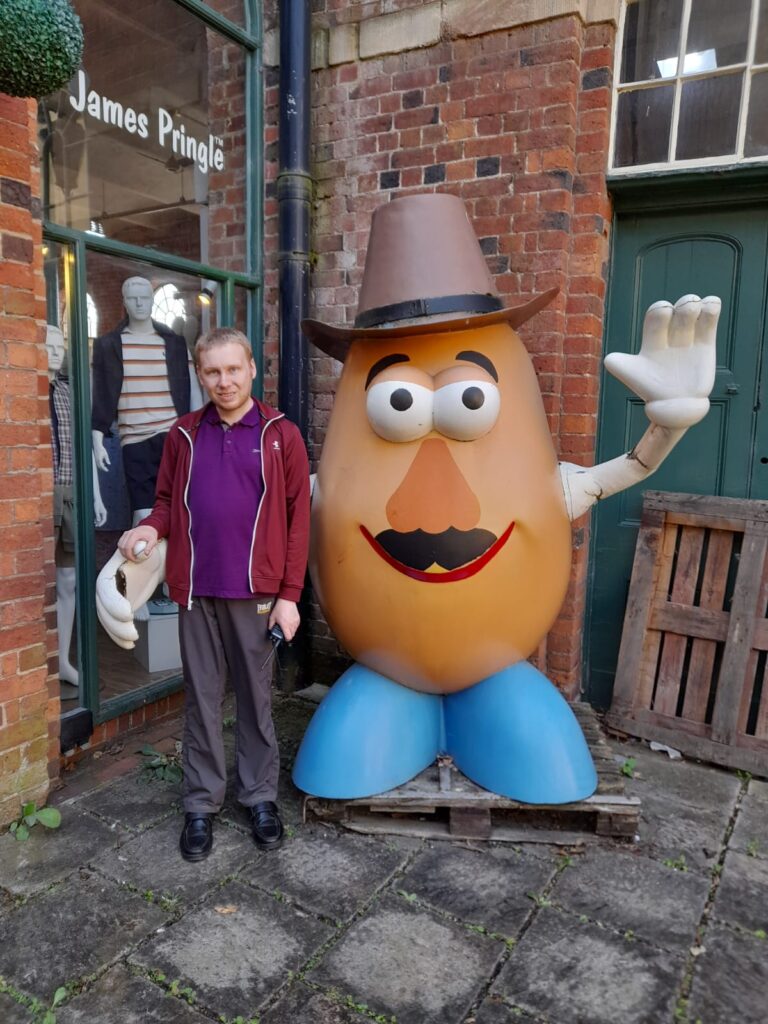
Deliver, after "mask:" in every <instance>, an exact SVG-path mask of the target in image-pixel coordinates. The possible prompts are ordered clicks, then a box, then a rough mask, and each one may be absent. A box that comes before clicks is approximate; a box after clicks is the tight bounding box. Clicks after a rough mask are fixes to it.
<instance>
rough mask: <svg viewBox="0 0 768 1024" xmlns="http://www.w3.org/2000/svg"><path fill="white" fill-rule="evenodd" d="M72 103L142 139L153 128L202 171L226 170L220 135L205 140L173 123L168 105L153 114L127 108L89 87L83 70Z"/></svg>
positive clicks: (168, 145) (159, 139)
mask: <svg viewBox="0 0 768 1024" xmlns="http://www.w3.org/2000/svg"><path fill="white" fill-rule="evenodd" d="M69 102H70V103H71V104H72V106H73V107H74V109H75V110H77V111H78V112H79V113H81V114H82V113H86V114H89V115H90V116H91V117H93V118H95V119H96V120H97V121H102V122H104V124H110V125H112V126H113V127H115V128H120V129H121V130H122V131H125V132H127V133H128V134H129V135H136V136H138V138H140V139H148V138H149V136H150V129H151V130H152V132H153V133H154V136H155V138H156V139H157V142H158V143H159V145H160V146H162V148H163V149H170V150H171V151H172V152H173V153H175V154H176V155H177V156H180V157H187V159H189V160H192V162H193V163H195V164H197V166H198V167H199V169H200V172H201V173H202V174H207V173H208V170H209V169H210V168H213V169H214V170H217V171H222V170H224V149H223V142H222V140H221V139H220V138H219V137H218V136H216V135H210V134H209V135H208V138H207V139H206V140H202V139H198V138H196V137H195V136H194V135H192V133H191V132H188V131H187V128H186V125H185V124H184V122H183V121H181V120H179V121H178V123H174V117H173V114H172V113H171V112H170V111H169V110H166V109H165V107H158V108H157V110H156V111H154V112H152V113H151V114H145V113H143V112H139V111H136V110H134V109H133V107H126V106H125V105H124V104H122V103H120V102H119V100H111V99H109V98H108V97H107V96H104V95H103V94H101V93H98V92H96V90H95V89H90V90H89V89H88V82H87V79H86V76H85V72H84V71H83V70H80V71H78V72H77V75H76V76H75V79H74V91H73V92H70V95H69ZM150 122H151V123H150Z"/></svg>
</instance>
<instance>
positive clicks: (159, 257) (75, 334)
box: [43, 0, 264, 735]
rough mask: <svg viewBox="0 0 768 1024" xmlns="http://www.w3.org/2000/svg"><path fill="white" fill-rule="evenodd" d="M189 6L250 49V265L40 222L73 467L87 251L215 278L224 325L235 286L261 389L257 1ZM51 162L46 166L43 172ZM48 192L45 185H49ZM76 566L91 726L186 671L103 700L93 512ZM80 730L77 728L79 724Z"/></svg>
mask: <svg viewBox="0 0 768 1024" xmlns="http://www.w3.org/2000/svg"><path fill="white" fill-rule="evenodd" d="M168 2H172V3H175V4H177V5H178V6H179V7H183V8H185V9H186V10H187V11H189V12H191V13H192V14H193V15H195V16H196V17H198V18H199V19H200V20H201V21H203V22H204V23H205V24H206V25H207V26H208V27H210V28H212V29H216V30H217V31H218V32H220V33H221V34H222V35H224V36H226V37H228V38H229V39H230V40H231V41H233V42H236V43H239V44H241V45H242V47H243V48H244V50H245V64H246V69H245V105H246V119H245V161H246V167H245V172H246V199H245V206H246V266H245V271H244V272H235V271H229V270H222V269H220V268H217V267H215V266H210V265H208V264H205V263H198V262H196V261H194V260H189V259H186V258H183V257H180V256H174V255H172V254H170V253H163V252H159V251H155V250H153V249H145V248H142V247H141V246H137V245H131V244H128V243H125V242H119V241H115V240H114V239H109V238H106V237H103V236H100V235H94V234H91V233H90V232H85V231H78V230H74V229H72V228H67V227H63V226H61V225H58V224H55V223H53V222H51V221H48V220H44V221H43V240H44V242H49V243H56V244H58V245H60V246H61V247H62V250H63V252H64V253H65V254H66V256H65V275H66V280H65V288H66V293H67V297H68V303H67V305H68V314H67V315H68V317H69V324H68V327H69V337H70V339H71V351H70V360H71V366H70V378H71V381H72V387H73V396H74V401H73V414H72V432H73V449H74V457H75V464H76V465H78V466H88V465H90V460H91V401H90V367H89V358H88V323H87V290H86V259H87V255H88V253H89V252H91V253H103V254H106V255H110V256H117V257H122V258H125V259H134V260H137V261H139V262H141V263H143V264H149V265H151V266H152V267H155V268H157V269H160V270H169V271H177V272H182V273H187V274H192V275H194V276H196V277H199V278H202V279H206V280H210V281H214V282H216V283H217V284H218V285H219V301H218V303H217V318H218V323H219V325H220V326H230V325H231V324H233V323H234V313H235V289H236V288H237V287H241V288H243V289H244V290H245V294H246V295H247V325H246V327H247V333H248V337H249V338H250V339H251V344H252V346H253V350H254V359H255V362H256V366H257V369H258V371H259V372H258V377H257V392H258V393H259V395H260V394H261V381H262V367H263V345H262V334H263V309H262V294H263V255H262V253H263V219H264V218H263V183H264V180H263V172H262V167H263V150H264V144H263V139H264V125H263V74H262V21H261V5H260V3H259V2H258V0H242V2H243V4H244V8H245V17H244V22H245V25H244V27H243V26H242V25H238V24H236V23H235V22H232V21H230V20H229V19H228V18H225V17H224V16H223V15H221V14H219V13H218V12H217V11H215V10H213V8H211V7H209V6H208V5H207V4H206V3H204V2H202V0H168ZM46 173H47V167H46V166H45V164H44V165H43V174H46ZM44 194H45V190H44ZM74 496H75V504H76V508H77V509H78V510H81V509H88V508H92V507H93V480H92V476H91V474H90V473H88V472H78V473H77V474H76V478H75V493H74ZM76 520H77V522H76V536H75V563H76V575H77V581H78V582H77V603H76V637H77V649H78V652H79V669H80V701H79V702H78V706H77V707H75V708H73V709H72V710H67V711H64V712H63V713H62V716H61V717H62V725H63V723H64V722H65V720H66V719H68V718H76V717H77V716H82V714H83V709H84V708H85V709H86V710H87V711H88V712H90V716H92V718H91V720H92V722H93V723H94V724H99V723H101V722H105V721H107V720H109V719H112V718H116V717H117V716H118V715H122V714H125V713H127V712H129V711H133V710H135V709H136V708H138V707H141V706H142V705H144V704H150V703H152V702H154V701H156V700H160V699H161V698H163V697H166V696H168V695H169V694H171V693H174V692H175V691H177V690H179V689H180V687H181V683H182V681H181V673H178V674H177V675H175V676H173V677H171V678H168V679H165V680H162V681H161V682H157V683H150V684H148V685H145V686H143V687H138V688H137V689H135V690H131V691H129V692H127V693H123V694H120V695H118V696H115V697H111V698H108V699H107V700H105V701H103V702H102V701H101V700H100V697H99V677H98V659H97V652H96V612H95V608H96V600H95V589H96V557H95V538H94V532H93V528H92V526H91V525H90V517H89V516H86V515H78V516H77V517H76ZM74 732H75V733H76V734H78V735H79V734H80V733H81V730H80V729H75V730H74Z"/></svg>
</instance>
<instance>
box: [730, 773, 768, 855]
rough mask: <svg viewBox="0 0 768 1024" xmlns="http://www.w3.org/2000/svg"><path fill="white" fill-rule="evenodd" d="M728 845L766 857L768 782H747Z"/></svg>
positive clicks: (767, 842) (767, 853) (767, 839)
mask: <svg viewBox="0 0 768 1024" xmlns="http://www.w3.org/2000/svg"><path fill="white" fill-rule="evenodd" d="M729 846H730V847H731V849H735V850H739V851H741V853H752V854H754V855H756V856H757V857H765V858H768V782H758V781H757V780H755V779H752V781H751V782H750V783H749V789H748V790H747V793H746V795H745V797H744V799H743V800H742V803H741V807H740V809H739V814H738V817H737V818H736V824H735V826H734V829H733V834H732V835H731V841H730V843H729Z"/></svg>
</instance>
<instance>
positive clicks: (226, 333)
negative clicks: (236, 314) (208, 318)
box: [193, 327, 253, 366]
mask: <svg viewBox="0 0 768 1024" xmlns="http://www.w3.org/2000/svg"><path fill="white" fill-rule="evenodd" d="M231 341H234V342H235V343H236V344H238V345H242V346H243V348H244V349H245V354H246V356H247V357H248V359H253V349H252V348H251V343H250V341H248V339H247V338H246V336H245V335H244V334H243V332H242V331H238V330H237V328H235V327H214V328H213V329H212V330H210V331H206V332H205V334H201V335H200V337H199V338H198V339H197V341H196V342H195V350H194V352H193V358H194V360H195V366H199V365H200V357H201V355H202V354H203V352H207V351H208V350H209V349H211V348H217V347H218V346H219V345H228V344H229V343H230V342H231Z"/></svg>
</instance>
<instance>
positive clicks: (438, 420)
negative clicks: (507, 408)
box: [434, 380, 499, 441]
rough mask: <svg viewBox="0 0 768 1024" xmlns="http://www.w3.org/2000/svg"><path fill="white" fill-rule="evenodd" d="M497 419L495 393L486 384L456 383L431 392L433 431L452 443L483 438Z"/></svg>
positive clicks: (491, 386) (497, 403) (496, 391)
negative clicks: (450, 438) (432, 393)
mask: <svg viewBox="0 0 768 1024" xmlns="http://www.w3.org/2000/svg"><path fill="white" fill-rule="evenodd" d="M498 415H499V389H498V388H497V387H496V385H495V384H491V382H490V381H486V380H458V381H454V383H453V384H446V385H445V387H442V388H438V389H437V391H436V392H435V413H434V424H435V430H439V431H440V433H441V434H445V436H446V437H452V438H453V439H454V440H455V441H474V440H475V439H476V438H478V437H482V436H483V434H487V433H488V431H489V430H490V429H491V427H492V426H493V425H494V423H495V422H496V420H497V418H498Z"/></svg>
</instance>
